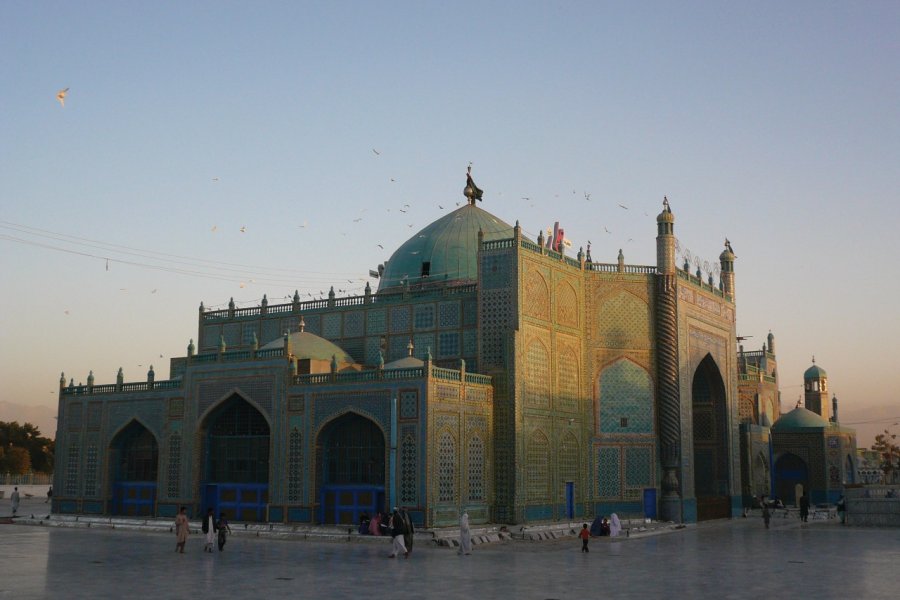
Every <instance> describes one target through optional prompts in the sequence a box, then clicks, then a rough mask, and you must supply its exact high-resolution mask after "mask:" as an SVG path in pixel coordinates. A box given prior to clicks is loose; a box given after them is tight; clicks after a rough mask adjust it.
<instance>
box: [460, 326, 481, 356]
mask: <svg viewBox="0 0 900 600" xmlns="http://www.w3.org/2000/svg"><path fill="white" fill-rule="evenodd" d="M476 354H478V330H476V329H466V330H464V331H463V351H462V355H463V356H473V357H474V356H475V355H476Z"/></svg>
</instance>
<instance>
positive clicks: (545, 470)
mask: <svg viewBox="0 0 900 600" xmlns="http://www.w3.org/2000/svg"><path fill="white" fill-rule="evenodd" d="M525 456H526V468H525V495H526V497H527V499H528V501H529V502H542V501H546V500H547V498H549V495H550V461H549V460H548V457H549V456H550V440H548V439H547V436H546V435H544V433H543V432H542V431H535V432H534V433H532V434H531V436H530V437H529V438H528V448H527V450H526V454H525Z"/></svg>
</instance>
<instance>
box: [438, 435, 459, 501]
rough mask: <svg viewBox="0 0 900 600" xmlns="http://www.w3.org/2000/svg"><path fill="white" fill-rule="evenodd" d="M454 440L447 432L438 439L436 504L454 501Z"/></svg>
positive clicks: (455, 457)
mask: <svg viewBox="0 0 900 600" xmlns="http://www.w3.org/2000/svg"><path fill="white" fill-rule="evenodd" d="M456 465H457V456H456V439H455V438H454V437H453V435H452V434H451V433H450V432H449V431H444V432H442V433H441V435H440V436H439V437H438V502H453V501H455V500H456V493H457V491H456Z"/></svg>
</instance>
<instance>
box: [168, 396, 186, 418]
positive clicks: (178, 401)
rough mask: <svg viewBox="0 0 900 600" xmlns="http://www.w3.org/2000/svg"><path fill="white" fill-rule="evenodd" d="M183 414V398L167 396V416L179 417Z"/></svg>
mask: <svg viewBox="0 0 900 600" xmlns="http://www.w3.org/2000/svg"><path fill="white" fill-rule="evenodd" d="M183 416H184V398H169V418H170V419H180V418H181V417H183Z"/></svg>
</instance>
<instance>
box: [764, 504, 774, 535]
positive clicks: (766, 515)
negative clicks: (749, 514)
mask: <svg viewBox="0 0 900 600" xmlns="http://www.w3.org/2000/svg"><path fill="white" fill-rule="evenodd" d="M762 518H763V523H765V524H766V529H768V528H769V520H771V518H772V513H771V512H769V505H768V504H767V503H766V502H763V505H762Z"/></svg>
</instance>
